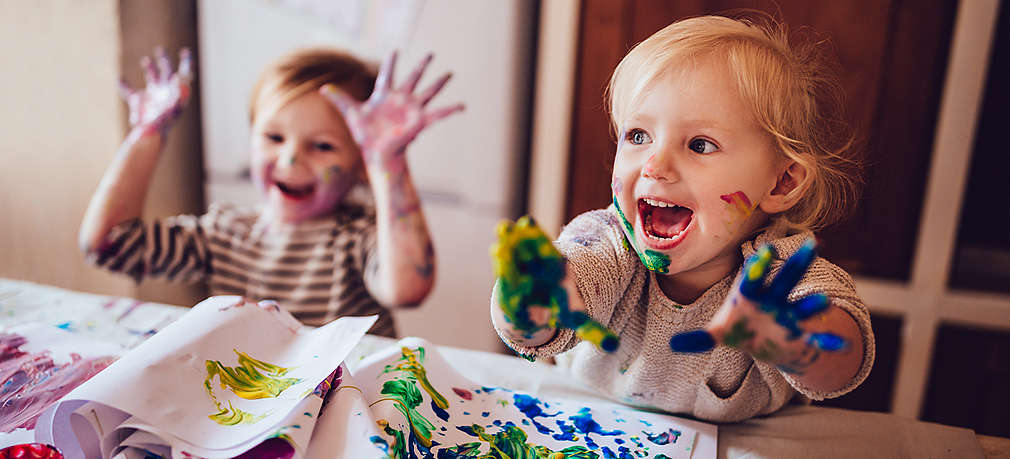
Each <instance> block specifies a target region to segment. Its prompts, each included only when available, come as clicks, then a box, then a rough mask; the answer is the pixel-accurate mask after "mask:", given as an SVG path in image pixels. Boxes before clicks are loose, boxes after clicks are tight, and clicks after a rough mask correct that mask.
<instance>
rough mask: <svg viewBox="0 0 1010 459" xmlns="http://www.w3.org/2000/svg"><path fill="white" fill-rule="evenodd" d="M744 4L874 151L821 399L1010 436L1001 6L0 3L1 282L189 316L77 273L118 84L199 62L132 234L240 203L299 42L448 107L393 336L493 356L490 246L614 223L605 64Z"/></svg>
mask: <svg viewBox="0 0 1010 459" xmlns="http://www.w3.org/2000/svg"><path fill="white" fill-rule="evenodd" d="M733 8H757V9H761V10H764V11H767V12H770V13H772V14H776V15H779V16H781V17H782V18H783V19H784V20H785V22H786V23H788V24H790V25H791V26H792V28H793V29H798V28H800V26H809V27H810V28H812V29H813V30H815V31H817V32H821V33H823V34H824V35H825V37H829V38H830V42H831V44H832V46H833V47H834V49H835V52H836V55H837V57H838V59H839V61H840V64H841V68H842V82H843V85H844V87H845V89H846V92H847V102H848V103H847V108H848V111H849V115H850V118H851V122H852V123H853V124H854V125H855V126H856V127H857V128H858V129H859V132H860V133H861V135H862V137H863V139H864V140H865V142H866V146H867V157H868V158H867V159H868V161H867V169H866V176H865V179H866V186H865V190H864V195H863V198H862V200H861V201H860V203H859V207H858V209H857V212H856V214H855V215H854V216H853V217H852V218H851V219H849V220H848V221H847V222H846V223H844V224H841V225H838V226H837V227H835V228H832V229H831V230H829V231H826V232H824V233H822V234H821V235H820V236H821V237H822V243H821V247H822V252H823V254H824V256H825V257H827V258H828V259H829V260H831V261H833V262H835V263H837V264H839V265H841V266H843V267H844V268H846V269H847V270H848V271H849V272H850V273H853V274H854V275H855V276H856V279H857V284H858V288H859V290H860V293H861V294H862V296H863V297H864V299H865V300H866V302H867V304H868V305H869V306H870V308H871V311H872V314H873V325H874V330H875V333H876V335H877V340H878V342H877V363H876V366H875V368H874V370H873V372H872V373H871V375H870V378H869V379H868V380H867V382H866V383H864V384H863V385H862V386H861V387H860V388H859V389H857V390H856V391H854V392H853V393H851V394H848V395H846V396H844V397H841V398H839V399H836V400H833V401H830V402H827V403H825V404H828V405H832V406H841V407H846V408H853V409H863V410H875V411H887V412H893V413H896V414H899V415H903V416H908V417H918V418H920V419H924V420H928V421H935V422H942V423H945V424H952V425H958V426H963V427H968V428H972V429H975V430H976V432H978V433H980V434H988V435H999V436H1010V391H1007V390H1006V387H1007V381H1008V380H1010V206H1008V205H1007V202H1008V197H1010V194H1008V193H1007V185H1006V183H1007V179H1006V178H1005V177H1006V174H1007V172H1008V171H1010V155H1008V154H1007V153H1010V152H1008V151H1007V150H1008V148H1007V146H1006V145H1007V144H1006V142H1005V141H1004V139H1003V137H1002V134H1004V129H1007V128H1010V123H1008V122H1007V120H1008V117H1007V113H1006V109H1005V107H1007V106H1010V90H1008V88H1006V86H1005V84H1002V85H1001V84H1000V83H1005V82H1007V81H1010V6H1007V4H1006V2H1005V1H1004V2H1000V1H999V0H961V1H960V2H958V1H955V0H917V1H911V0H846V1H836V2H807V1H801V0H777V1H774V2H773V1H761V0H746V1H745V0H691V1H660V0H637V1H636V0H582V1H578V0H548V1H539V2H538V1H534V0H508V1H497V0H427V1H424V0H373V1H366V0H88V1H74V0H31V1H29V0H0V43H3V45H0V46H2V47H3V56H4V62H3V65H2V67H0V101H2V102H0V103H2V104H3V108H2V109H0V219H2V221H3V224H2V225H0V277H6V278H11V279H20V280H28V281H32V282H37V283H42V284H48V285H55V286H58V287H63V288H67V289H72V290H78V291H84V292H93V293H100V294H108V295H121V296H129V297H135V298H139V299H142V300H145V301H155V302H162V303H168V304H177V305H192V304H195V303H196V302H198V301H199V300H200V299H202V298H203V297H204V296H205V295H206V291H205V290H204V288H203V287H202V286H199V285H196V286H180V285H176V284H164V283H158V282H145V283H142V284H140V285H134V284H133V283H132V282H130V281H129V280H127V279H125V278H123V277H118V276H112V275H109V274H106V273H104V272H101V271H98V270H96V269H92V268H89V267H87V266H86V265H85V264H84V261H83V256H82V254H81V252H80V251H79V250H78V248H77V243H76V240H77V229H78V226H79V224H80V220H81V217H82V216H83V213H84V209H85V207H86V205H87V202H88V200H89V198H90V195H91V193H92V192H93V191H94V190H95V188H96V186H97V184H98V181H99V179H100V177H101V175H102V173H103V172H104V170H105V168H106V166H107V165H108V164H109V162H110V160H111V159H112V157H113V156H114V154H115V151H116V149H117V147H118V145H119V143H120V142H121V141H122V139H123V136H124V135H125V133H126V131H127V122H126V110H125V105H124V104H123V103H122V102H121V101H120V100H119V97H118V95H117V89H116V88H117V86H116V82H117V80H118V78H119V76H120V75H123V76H125V77H126V78H127V79H128V80H129V81H130V82H132V83H134V84H135V85H139V84H140V82H141V81H142V76H141V72H140V67H139V65H138V60H139V59H140V57H141V56H143V55H147V54H150V53H151V52H152V49H153V48H154V46H155V45H158V44H161V45H164V46H165V47H166V48H167V49H168V50H169V52H170V53H171V54H173V55H175V54H176V52H177V50H178V49H179V48H180V47H182V46H187V47H190V48H192V49H193V50H194V52H195V54H196V56H197V61H196V62H197V65H196V74H197V78H196V88H195V89H196V94H198V96H199V97H195V98H194V100H192V101H191V105H190V107H189V108H188V109H187V110H186V112H185V114H184V115H183V117H182V120H181V121H180V122H179V123H178V124H177V125H176V127H175V128H174V129H173V130H172V132H171V135H170V138H169V141H168V145H167V148H166V151H165V154H164V155H163V157H162V159H161V162H160V164H159V166H158V169H157V172H156V176H155V180H154V182H153V185H152V189H151V190H150V192H149V194H148V197H147V202H146V209H145V214H146V215H149V216H165V215H173V214H178V213H202V212H203V211H204V210H205V209H206V207H207V205H208V204H209V203H211V202H217V201H228V202H238V203H255V202H256V201H257V199H258V196H257V195H256V192H255V190H254V189H253V187H252V184H251V183H250V181H249V178H248V139H249V126H248V119H247V118H248V116H247V113H248V112H247V109H248V105H247V104H248V97H249V92H250V90H251V87H252V85H253V82H254V81H255V78H256V76H257V75H258V73H259V71H260V70H261V69H262V68H263V67H264V65H265V64H266V63H267V62H269V61H270V60H272V59H274V58H275V57H277V56H279V55H280V54H283V53H285V52H287V51H289V50H291V49H294V48H297V47H301V46H308V45H332V46H339V47H344V48H347V49H349V50H351V51H353V52H355V53H356V54H358V55H360V56H362V57H364V58H366V59H370V60H378V59H379V58H380V57H381V56H383V55H385V54H386V53H387V52H389V51H390V50H392V49H400V50H401V60H400V62H401V65H400V66H399V68H400V69H401V76H403V75H404V71H403V69H406V68H409V67H410V66H412V65H413V63H415V62H417V61H418V60H419V59H420V58H421V56H423V55H424V53H426V52H428V51H433V52H434V53H435V56H436V58H435V60H434V62H433V64H432V66H431V68H430V69H429V71H428V74H427V77H426V79H425V80H424V81H422V84H425V83H426V82H430V81H433V80H434V77H435V76H437V75H439V74H441V73H443V72H445V71H450V70H451V71H452V72H453V73H454V78H453V80H452V82H451V83H450V84H449V85H448V86H447V87H446V89H445V90H444V91H443V92H442V94H441V95H440V96H439V97H438V99H436V102H435V103H436V106H437V105H438V104H439V103H441V104H448V103H452V102H456V101H462V102H464V103H465V104H466V106H467V110H466V112H464V113H463V114H462V115H458V116H454V117H452V118H450V119H448V120H446V121H445V122H442V123H439V124H438V125H436V126H434V127H433V128H431V129H429V130H428V131H426V133H425V134H423V135H422V136H421V137H420V138H419V139H418V140H417V141H416V142H415V143H414V144H413V145H412V147H411V150H410V153H409V158H410V161H411V167H412V171H413V174H414V177H415V181H416V183H417V185H418V187H419V189H420V193H421V195H422V199H423V202H424V209H425V212H426V215H427V217H428V221H429V225H430V227H431V230H432V231H433V236H434V238H435V246H436V252H437V256H438V260H439V272H438V277H437V278H438V280H437V284H436V287H435V290H434V291H433V293H432V295H431V296H429V298H428V299H427V301H426V302H425V303H424V304H423V305H422V306H421V307H420V308H417V309H415V310H410V311H401V312H398V313H397V315H398V327H399V329H400V332H401V334H402V335H416V336H422V337H425V338H427V339H429V340H431V341H433V342H436V343H438V344H443V345H452V346H457V347H466V348H473V349H481V350H489V351H501V350H502V346H501V344H500V342H499V340H498V338H497V336H496V335H495V333H494V331H493V330H492V328H491V326H490V322H489V320H488V307H489V303H488V300H489V298H488V296H489V292H490V289H491V284H492V281H493V279H492V275H491V268H490V263H489V258H488V252H487V250H488V247H489V245H490V243H491V242H492V240H493V235H494V225H495V224H496V223H497V222H498V221H500V220H502V219H506V218H515V217H517V216H519V215H521V214H524V213H529V214H531V215H533V216H534V217H537V219H538V220H539V221H540V222H541V224H542V225H543V226H544V227H545V229H547V230H548V231H549V232H551V233H553V234H557V232H558V230H559V229H560V227H561V225H562V224H563V223H564V222H566V221H568V220H569V219H571V218H572V217H574V216H575V215H577V214H579V213H581V212H583V211H586V210H589V209H594V208H601V207H605V206H606V205H607V203H608V202H609V187H608V184H609V183H610V182H609V177H610V168H611V163H612V161H613V152H614V143H613V139H612V138H611V136H610V133H609V127H608V125H607V117H606V113H605V111H604V109H603V90H604V87H605V84H606V82H607V80H608V79H609V76H610V73H611V72H612V71H613V68H614V67H615V66H616V65H617V62H618V61H619V60H620V58H621V57H622V56H623V55H624V54H625V53H626V52H627V51H628V50H629V49H630V47H631V46H633V45H634V44H635V43H637V42H638V41H641V40H642V39H644V38H645V37H647V36H649V35H651V34H652V33H653V32H655V31H657V30H659V29H660V28H662V27H664V26H666V25H667V24H669V23H670V22H673V21H675V20H677V19H679V18H683V17H688V16H693V15H698V14H703V13H712V12H719V11H725V10H728V9H733Z"/></svg>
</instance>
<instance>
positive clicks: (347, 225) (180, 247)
mask: <svg viewBox="0 0 1010 459" xmlns="http://www.w3.org/2000/svg"><path fill="white" fill-rule="evenodd" d="M265 220H266V219H261V218H260V212H259V211H256V210H253V209H248V208H241V207H237V206H233V205H228V204H213V205H211V206H210V209H209V210H208V212H207V213H206V214H204V215H201V216H195V215H179V216H175V217H168V218H161V219H156V220H153V221H148V222H143V221H140V220H132V221H129V222H124V223H121V224H119V225H117V226H115V227H114V228H113V229H112V230H111V231H110V232H109V235H108V236H107V237H106V239H105V242H104V243H103V245H102V246H101V247H99V248H98V249H97V250H95V251H94V252H93V253H92V254H90V256H89V257H88V259H89V261H91V262H92V263H94V264H95V265H96V266H99V267H102V268H105V269H107V270H109V271H113V272H119V273H124V274H127V275H129V276H131V277H133V278H134V280H136V281H137V282H140V280H141V279H143V278H145V277H161V278H165V279H168V280H170V281H188V282H196V281H207V282H208V284H209V286H210V293H211V294H212V295H243V296H246V297H247V298H251V299H255V300H267V299H270V300H275V301H277V302H278V303H279V304H280V305H281V306H282V307H284V308H285V309H287V310H288V311H290V312H291V313H292V314H294V316H295V317H297V318H298V319H299V320H301V321H302V322H303V323H305V324H308V325H321V324H324V323H327V322H329V321H331V320H333V319H334V318H337V317H340V316H360V315H371V314H378V315H379V320H378V321H377V322H376V323H375V325H374V326H373V327H372V329H371V330H370V331H369V333H373V334H378V335H384V336H395V334H396V330H395V326H394V324H393V318H392V315H391V314H390V313H389V311H388V310H386V309H385V308H383V307H382V306H381V305H379V303H378V302H377V301H376V300H375V299H374V298H372V296H371V295H370V294H369V293H368V290H367V289H366V288H365V283H364V269H365V266H366V262H367V260H368V259H369V257H372V256H373V255H374V253H375V213H374V210H373V209H371V208H370V207H362V206H350V205H348V206H344V207H341V208H340V209H338V212H337V213H336V215H334V216H332V217H327V218H321V219H316V220H311V221H307V222H303V223H300V224H297V225H281V226H274V227H270V226H269V225H271V224H273V225H277V224H276V223H270V222H267V221H265Z"/></svg>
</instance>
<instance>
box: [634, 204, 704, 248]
mask: <svg viewBox="0 0 1010 459" xmlns="http://www.w3.org/2000/svg"><path fill="white" fill-rule="evenodd" d="M638 215H639V218H640V219H641V223H642V229H643V230H644V232H645V235H646V236H647V239H649V240H650V241H649V242H652V243H653V244H652V245H655V246H656V248H659V249H667V248H672V247H673V246H674V245H676V243H677V242H679V241H680V240H681V239H682V238H683V237H684V234H685V233H686V230H687V228H688V226H689V225H690V224H691V219H692V217H693V216H694V211H693V210H691V209H688V208H687V207H682V206H678V205H676V204H672V203H668V202H663V201H659V200H656V199H652V198H641V199H639V200H638Z"/></svg>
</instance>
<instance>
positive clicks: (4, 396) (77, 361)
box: [0, 333, 116, 432]
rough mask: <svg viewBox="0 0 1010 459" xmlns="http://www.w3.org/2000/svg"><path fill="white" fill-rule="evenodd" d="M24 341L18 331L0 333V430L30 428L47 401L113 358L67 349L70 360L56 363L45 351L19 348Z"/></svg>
mask: <svg viewBox="0 0 1010 459" xmlns="http://www.w3.org/2000/svg"><path fill="white" fill-rule="evenodd" d="M27 342H28V340H27V339H26V338H25V337H23V336H21V335H17V334H13V333H0V381H2V382H0V432H12V431H13V430H14V429H17V428H26V429H34V428H35V421H36V420H37V419H38V418H39V416H40V415H41V414H42V412H43V411H45V409H46V408H48V407H49V405H51V404H53V403H55V402H56V401H57V400H59V399H60V398H62V397H63V396H64V395H67V394H68V393H70V391H72V390H74V388H75V387H77V386H79V385H81V383H83V382H84V381H87V380H88V379H91V377H92V376H94V375H96V374H98V372H100V371H102V370H103V369H105V367H107V366H109V365H110V364H111V363H112V362H114V361H115V360H116V357H113V356H104V357H94V358H88V359H84V358H81V356H80V355H79V354H75V353H71V354H70V358H71V361H70V362H68V363H64V364H56V363H54V362H53V359H52V356H51V355H50V352H49V351H42V352H37V353H34V354H30V353H28V352H24V351H22V350H21V349H20V347H21V346H22V345H24V344H25V343H27Z"/></svg>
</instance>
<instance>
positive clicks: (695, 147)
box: [687, 139, 719, 154]
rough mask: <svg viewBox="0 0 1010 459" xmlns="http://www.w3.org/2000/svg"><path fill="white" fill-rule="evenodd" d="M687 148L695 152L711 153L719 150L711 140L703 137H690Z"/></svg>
mask: <svg viewBox="0 0 1010 459" xmlns="http://www.w3.org/2000/svg"><path fill="white" fill-rule="evenodd" d="M687 148H690V149H691V151H693V152H695V153H702V154H705V153H712V152H715V151H717V150H719V147H718V146H716V144H714V143H712V142H711V141H708V140H705V139H692V140H691V142H690V143H688V144H687Z"/></svg>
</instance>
